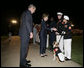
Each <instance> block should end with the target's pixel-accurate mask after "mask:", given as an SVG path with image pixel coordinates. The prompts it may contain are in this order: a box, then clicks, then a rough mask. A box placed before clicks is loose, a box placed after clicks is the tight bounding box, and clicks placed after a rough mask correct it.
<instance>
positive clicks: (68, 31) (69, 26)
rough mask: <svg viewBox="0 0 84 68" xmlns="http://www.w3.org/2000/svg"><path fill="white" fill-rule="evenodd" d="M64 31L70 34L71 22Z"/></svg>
mask: <svg viewBox="0 0 84 68" xmlns="http://www.w3.org/2000/svg"><path fill="white" fill-rule="evenodd" d="M66 33H67V34H70V33H71V24H68V28H67V31H66Z"/></svg>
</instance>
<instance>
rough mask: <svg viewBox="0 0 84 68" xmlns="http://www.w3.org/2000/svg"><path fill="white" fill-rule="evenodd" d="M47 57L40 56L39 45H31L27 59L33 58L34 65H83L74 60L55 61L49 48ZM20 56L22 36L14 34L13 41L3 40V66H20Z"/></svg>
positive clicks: (32, 63)
mask: <svg viewBox="0 0 84 68" xmlns="http://www.w3.org/2000/svg"><path fill="white" fill-rule="evenodd" d="M47 55H48V56H47V57H44V58H43V57H40V55H39V45H38V44H36V45H33V44H32V43H31V44H30V46H29V53H28V57H27V59H30V60H31V65H32V67H81V65H79V64H77V63H75V62H73V61H65V62H60V63H58V62H57V61H53V60H52V59H53V54H52V52H49V51H48V50H47ZM19 56H20V38H19V37H18V36H13V37H12V40H11V42H8V40H6V41H4V42H2V45H1V66H2V67H19V59H20V58H19Z"/></svg>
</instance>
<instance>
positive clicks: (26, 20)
mask: <svg viewBox="0 0 84 68" xmlns="http://www.w3.org/2000/svg"><path fill="white" fill-rule="evenodd" d="M32 27H33V23H32V15H31V13H30V11H29V10H26V11H24V12H23V13H22V16H21V24H20V29H19V35H20V36H27V35H28V36H29V35H30V32H32Z"/></svg>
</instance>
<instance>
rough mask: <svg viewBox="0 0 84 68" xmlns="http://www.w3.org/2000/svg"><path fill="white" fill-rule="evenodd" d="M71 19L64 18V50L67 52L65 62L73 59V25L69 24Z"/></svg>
mask: <svg viewBox="0 0 84 68" xmlns="http://www.w3.org/2000/svg"><path fill="white" fill-rule="evenodd" d="M68 21H69V17H68V16H66V15H65V16H64V20H63V22H64V50H65V57H66V59H65V60H70V59H71V42H72V34H71V24H70V23H69V22H68Z"/></svg>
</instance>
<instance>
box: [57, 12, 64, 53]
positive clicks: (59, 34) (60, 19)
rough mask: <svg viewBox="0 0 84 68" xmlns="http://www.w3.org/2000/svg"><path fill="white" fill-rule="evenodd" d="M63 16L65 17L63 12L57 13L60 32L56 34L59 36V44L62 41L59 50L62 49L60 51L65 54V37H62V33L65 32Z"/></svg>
mask: <svg viewBox="0 0 84 68" xmlns="http://www.w3.org/2000/svg"><path fill="white" fill-rule="evenodd" d="M62 15H63V13H61V12H58V13H57V16H58V21H57V25H56V28H57V30H58V31H57V32H56V34H57V35H56V41H57V42H59V40H60V42H59V48H60V50H61V51H62V52H64V49H63V37H64V36H63V35H62V31H63V24H62V21H63V20H62ZM59 17H60V18H59ZM61 35H62V37H61ZM60 37H61V39H60Z"/></svg>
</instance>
